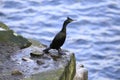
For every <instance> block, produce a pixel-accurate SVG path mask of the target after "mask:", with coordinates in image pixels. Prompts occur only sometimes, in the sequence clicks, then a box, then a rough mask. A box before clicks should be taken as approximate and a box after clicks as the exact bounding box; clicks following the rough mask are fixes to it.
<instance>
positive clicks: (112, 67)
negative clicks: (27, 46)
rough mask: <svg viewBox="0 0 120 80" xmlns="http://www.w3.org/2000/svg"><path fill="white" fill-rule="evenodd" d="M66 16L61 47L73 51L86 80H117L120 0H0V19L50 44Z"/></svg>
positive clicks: (119, 67)
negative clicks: (65, 31) (66, 24)
mask: <svg viewBox="0 0 120 80" xmlns="http://www.w3.org/2000/svg"><path fill="white" fill-rule="evenodd" d="M67 16H69V17H71V18H73V19H75V20H76V21H75V22H73V23H70V24H69V25H68V27H67V33H68V35H67V40H66V42H65V44H64V46H63V47H62V48H64V49H68V50H70V51H72V52H74V53H75V56H76V59H77V62H80V63H81V64H83V65H84V66H85V67H86V68H87V69H88V71H89V80H120V22H119V21H120V0H69V1H68V0H0V21H2V22H4V23H6V24H7V25H9V26H10V28H11V29H13V30H14V31H15V32H16V33H18V34H21V35H23V36H24V37H27V38H33V39H36V40H39V41H40V42H42V43H44V44H46V45H49V44H50V42H51V40H52V39H53V37H54V36H55V34H56V33H57V32H58V31H59V30H60V29H61V27H62V24H63V21H64V20H65V19H66V17H67Z"/></svg>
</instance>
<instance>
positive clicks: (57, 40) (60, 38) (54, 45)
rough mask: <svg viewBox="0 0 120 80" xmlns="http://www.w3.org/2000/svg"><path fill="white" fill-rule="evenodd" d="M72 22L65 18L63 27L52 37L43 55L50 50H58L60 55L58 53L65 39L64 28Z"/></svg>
mask: <svg viewBox="0 0 120 80" xmlns="http://www.w3.org/2000/svg"><path fill="white" fill-rule="evenodd" d="M72 21H73V20H72V19H71V18H69V17H67V19H66V20H65V21H64V23H63V27H62V29H61V31H60V32H59V33H58V34H57V35H56V36H55V37H54V39H53V41H52V42H51V44H50V46H49V47H48V48H46V49H45V50H43V51H44V52H45V53H48V51H49V50H50V49H56V50H58V53H59V54H62V53H60V47H61V46H62V45H63V44H64V42H65V39H66V27H67V24H68V23H70V22H72Z"/></svg>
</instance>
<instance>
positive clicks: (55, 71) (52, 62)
mask: <svg viewBox="0 0 120 80" xmlns="http://www.w3.org/2000/svg"><path fill="white" fill-rule="evenodd" d="M29 41H30V42H32V45H31V44H30V42H29ZM29 41H28V40H27V39H25V38H23V37H22V36H20V35H17V34H15V33H14V32H13V31H12V30H10V29H9V28H7V26H6V25H5V24H3V23H0V80H73V78H74V75H75V71H76V67H75V65H76V64H75V62H76V61H75V56H74V54H73V53H71V52H68V51H65V50H64V51H63V52H64V53H66V55H58V52H57V51H55V50H50V54H45V53H43V51H42V50H43V49H45V46H44V45H42V44H41V43H38V42H37V41H32V40H29ZM30 45H31V46H30ZM28 46H30V47H28ZM25 47H28V48H25ZM23 48H24V49H23Z"/></svg>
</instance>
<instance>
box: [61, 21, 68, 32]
mask: <svg viewBox="0 0 120 80" xmlns="http://www.w3.org/2000/svg"><path fill="white" fill-rule="evenodd" d="M67 24H68V23H66V22H64V23H63V27H62V30H61V31H62V32H65V33H66V27H67Z"/></svg>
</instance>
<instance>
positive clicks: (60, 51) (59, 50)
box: [58, 48, 66, 55]
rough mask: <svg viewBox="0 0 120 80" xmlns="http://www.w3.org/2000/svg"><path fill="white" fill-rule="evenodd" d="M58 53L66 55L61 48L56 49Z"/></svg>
mask: <svg viewBox="0 0 120 80" xmlns="http://www.w3.org/2000/svg"><path fill="white" fill-rule="evenodd" d="M58 54H59V55H66V53H64V52H62V50H61V48H60V49H58Z"/></svg>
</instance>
